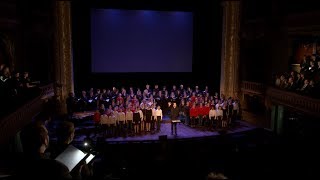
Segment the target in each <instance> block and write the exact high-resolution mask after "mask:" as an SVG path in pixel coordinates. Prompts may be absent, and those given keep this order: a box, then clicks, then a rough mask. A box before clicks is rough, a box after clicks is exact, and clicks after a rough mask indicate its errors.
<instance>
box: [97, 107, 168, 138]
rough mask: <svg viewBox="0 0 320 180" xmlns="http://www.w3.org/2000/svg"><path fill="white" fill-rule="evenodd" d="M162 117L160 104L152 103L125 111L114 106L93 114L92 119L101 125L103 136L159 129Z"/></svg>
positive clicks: (124, 134)
mask: <svg viewBox="0 0 320 180" xmlns="http://www.w3.org/2000/svg"><path fill="white" fill-rule="evenodd" d="M162 118H163V114H162V109H161V108H160V106H157V108H156V109H155V108H154V105H151V106H148V107H147V108H146V109H140V107H139V106H138V107H136V108H135V110H133V111H132V110H131V109H129V108H128V109H127V110H126V111H125V112H123V111H122V109H119V110H118V108H117V107H116V108H115V109H114V110H113V111H109V110H108V111H107V112H103V111H99V110H97V111H96V112H95V114H94V117H93V120H94V122H95V124H96V125H101V126H102V129H103V134H104V136H109V137H110V136H111V137H114V136H127V135H128V134H130V135H133V134H139V133H141V132H144V131H146V132H150V131H158V132H159V131H160V130H161V124H160V123H161V121H162ZM96 133H97V132H96Z"/></svg>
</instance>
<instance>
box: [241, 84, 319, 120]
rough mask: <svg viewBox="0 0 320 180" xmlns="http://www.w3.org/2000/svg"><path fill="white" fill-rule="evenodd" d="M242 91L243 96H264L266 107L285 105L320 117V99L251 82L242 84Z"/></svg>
mask: <svg viewBox="0 0 320 180" xmlns="http://www.w3.org/2000/svg"><path fill="white" fill-rule="evenodd" d="M241 91H242V94H250V95H258V96H262V97H263V98H265V105H266V106H269V105H271V104H278V105H283V106H286V107H289V108H291V109H294V110H297V111H300V112H302V113H305V114H309V115H311V116H316V117H320V99H315V98H311V97H308V96H303V95H300V94H297V93H294V92H289V91H285V90H281V89H278V88H274V87H271V86H269V87H267V86H266V85H264V84H262V83H256V82H249V81H242V82H241ZM270 103H271V104H270Z"/></svg>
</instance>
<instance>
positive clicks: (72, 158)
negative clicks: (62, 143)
mask: <svg viewBox="0 0 320 180" xmlns="http://www.w3.org/2000/svg"><path fill="white" fill-rule="evenodd" d="M86 155H87V154H86V153H84V152H82V151H81V150H79V149H77V148H76V147H74V146H72V145H70V146H69V147H68V148H67V149H66V150H65V151H63V152H62V153H61V154H60V155H59V156H58V157H56V160H57V161H59V162H61V163H63V164H64V165H66V166H67V167H68V169H69V171H72V169H73V168H74V167H76V165H77V164H78V163H79V162H80V161H81V160H83V158H84V157H85V156H86Z"/></svg>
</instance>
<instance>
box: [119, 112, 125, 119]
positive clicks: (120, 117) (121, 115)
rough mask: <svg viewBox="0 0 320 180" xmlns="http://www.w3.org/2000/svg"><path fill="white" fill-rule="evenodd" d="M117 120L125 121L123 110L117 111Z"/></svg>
mask: <svg viewBox="0 0 320 180" xmlns="http://www.w3.org/2000/svg"><path fill="white" fill-rule="evenodd" d="M118 120H119V121H125V120H126V114H125V113H124V112H119V113H118Z"/></svg>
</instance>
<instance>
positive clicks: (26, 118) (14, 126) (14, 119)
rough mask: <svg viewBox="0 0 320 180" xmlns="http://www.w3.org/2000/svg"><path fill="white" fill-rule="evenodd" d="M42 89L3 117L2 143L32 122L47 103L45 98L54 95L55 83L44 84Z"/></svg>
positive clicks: (0, 130)
mask: <svg viewBox="0 0 320 180" xmlns="http://www.w3.org/2000/svg"><path fill="white" fill-rule="evenodd" d="M40 89H41V92H40V95H39V96H37V97H35V98H34V99H32V100H31V101H29V102H28V103H26V104H25V105H23V106H22V107H20V108H18V109H17V110H16V111H15V112H13V113H11V114H10V115H8V116H6V117H4V118H3V119H1V121H0V144H4V143H6V142H8V141H9V140H10V138H12V137H14V135H15V134H16V133H17V132H18V131H20V130H21V129H22V128H23V127H24V126H26V125H27V124H28V123H30V122H31V120H32V118H33V117H34V116H35V115H36V114H37V113H39V112H40V111H41V110H42V108H43V105H44V103H45V101H44V100H43V99H45V98H49V97H50V96H53V84H49V85H46V86H42V87H40Z"/></svg>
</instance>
